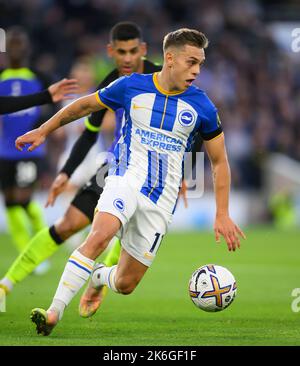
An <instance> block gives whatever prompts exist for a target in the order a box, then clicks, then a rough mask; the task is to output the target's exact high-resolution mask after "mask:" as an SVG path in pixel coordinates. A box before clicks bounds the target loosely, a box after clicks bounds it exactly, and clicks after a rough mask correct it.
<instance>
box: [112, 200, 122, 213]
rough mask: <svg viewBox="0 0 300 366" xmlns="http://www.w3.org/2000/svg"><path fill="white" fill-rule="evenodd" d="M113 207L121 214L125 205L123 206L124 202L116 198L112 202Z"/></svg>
mask: <svg viewBox="0 0 300 366" xmlns="http://www.w3.org/2000/svg"><path fill="white" fill-rule="evenodd" d="M114 206H115V208H116V209H117V210H119V211H121V212H123V211H124V208H125V204H124V201H123V200H121V198H116V199H115V200H114Z"/></svg>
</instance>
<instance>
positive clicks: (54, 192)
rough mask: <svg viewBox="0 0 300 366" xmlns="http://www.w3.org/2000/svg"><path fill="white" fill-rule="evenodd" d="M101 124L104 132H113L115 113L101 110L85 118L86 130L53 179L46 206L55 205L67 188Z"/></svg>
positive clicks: (95, 139)
mask: <svg viewBox="0 0 300 366" xmlns="http://www.w3.org/2000/svg"><path fill="white" fill-rule="evenodd" d="M100 126H101V132H102V133H109V134H111V133H112V132H113V131H114V129H115V113H113V112H111V111H108V110H101V111H98V112H95V113H92V114H91V116H90V117H88V118H87V119H86V120H85V130H84V131H83V132H82V134H81V135H80V136H79V138H78V139H77V141H76V142H75V144H74V146H73V148H72V150H71V153H70V156H69V158H68V159H67V161H66V163H65V165H64V166H63V168H62V169H61V170H60V173H59V174H58V175H57V177H56V178H55V180H54V181H53V183H52V185H51V187H50V189H49V193H48V198H47V202H46V205H45V207H48V206H49V205H50V206H53V205H54V203H55V200H56V198H57V197H58V196H59V195H60V194H61V193H62V192H63V191H64V190H65V189H66V188H67V185H68V183H69V179H70V177H71V175H72V174H73V173H74V171H75V170H76V168H77V167H78V166H79V165H80V164H81V163H82V161H83V160H84V158H85V157H86V156H87V154H88V152H89V151H90V149H91V148H92V146H93V145H94V144H95V143H96V141H97V138H98V134H99V130H100Z"/></svg>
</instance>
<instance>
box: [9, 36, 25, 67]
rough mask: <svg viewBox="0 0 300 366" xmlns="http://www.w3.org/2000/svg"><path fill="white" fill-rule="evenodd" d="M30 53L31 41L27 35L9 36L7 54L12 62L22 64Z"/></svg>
mask: <svg viewBox="0 0 300 366" xmlns="http://www.w3.org/2000/svg"><path fill="white" fill-rule="evenodd" d="M28 53H29V41H28V38H27V35H26V34H25V33H18V34H12V33H8V35H7V54H8V57H9V59H10V61H11V62H19V63H21V62H22V60H24V58H26V57H27V55H28Z"/></svg>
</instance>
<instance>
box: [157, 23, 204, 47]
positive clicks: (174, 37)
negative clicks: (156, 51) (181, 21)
mask: <svg viewBox="0 0 300 366" xmlns="http://www.w3.org/2000/svg"><path fill="white" fill-rule="evenodd" d="M185 45H190V46H195V47H199V48H206V47H207V46H208V39H207V38H206V36H205V34H204V33H202V32H199V31H198V30H196V29H189V28H181V29H177V30H176V31H174V32H170V33H168V34H167V35H166V36H165V37H164V41H163V50H164V52H165V51H166V49H167V48H169V47H170V46H174V47H182V46H185Z"/></svg>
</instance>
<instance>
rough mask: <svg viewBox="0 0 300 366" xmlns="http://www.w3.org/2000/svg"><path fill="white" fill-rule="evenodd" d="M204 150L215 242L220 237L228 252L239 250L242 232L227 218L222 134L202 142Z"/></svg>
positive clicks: (227, 174) (227, 169) (226, 167)
mask: <svg viewBox="0 0 300 366" xmlns="http://www.w3.org/2000/svg"><path fill="white" fill-rule="evenodd" d="M204 146H205V149H206V151H207V154H208V156H209V159H210V162H211V166H212V174H213V182H214V190H215V197H216V218H215V224H214V231H215V236H216V241H217V242H218V243H219V242H220V235H222V236H223V237H224V239H225V241H226V243H227V246H228V250H229V251H231V250H233V251H235V249H236V248H237V247H238V248H240V240H239V236H241V237H242V238H244V239H245V238H246V236H245V234H244V233H243V232H242V230H241V229H240V228H239V227H238V226H237V225H236V224H235V223H234V222H233V221H232V220H231V218H230V216H229V193H230V181H231V177H230V167H229V163H228V159H227V153H226V147H225V141H224V134H223V133H221V134H220V135H218V136H217V137H215V138H213V139H211V140H208V141H205V142H204Z"/></svg>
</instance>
